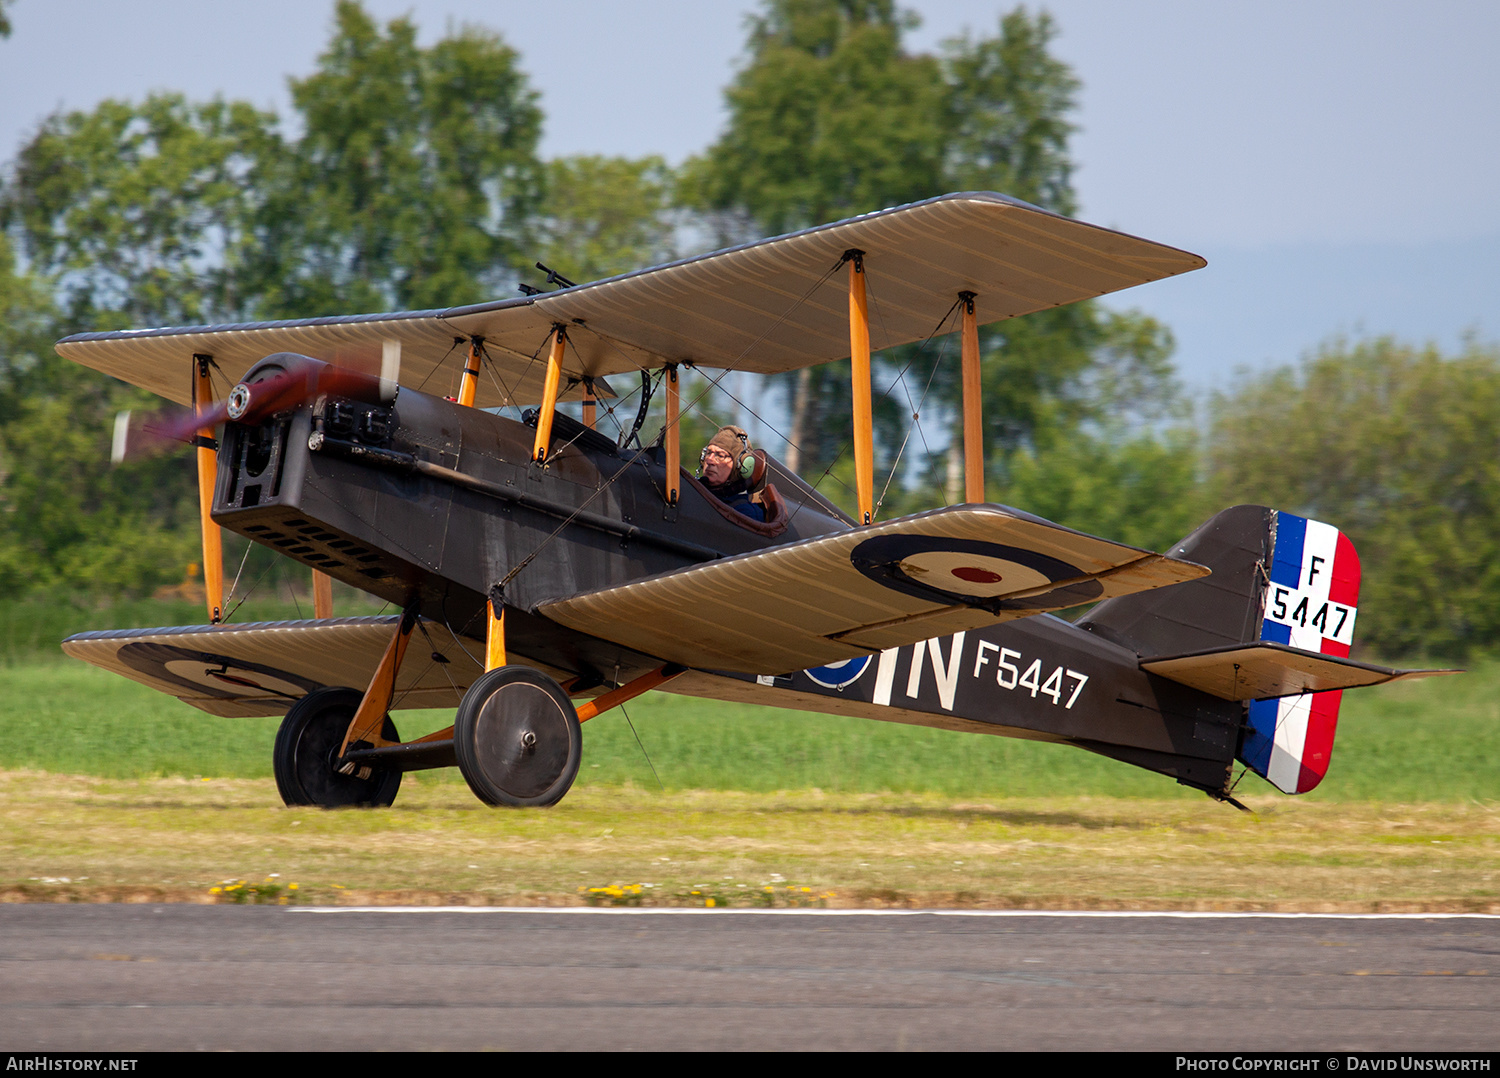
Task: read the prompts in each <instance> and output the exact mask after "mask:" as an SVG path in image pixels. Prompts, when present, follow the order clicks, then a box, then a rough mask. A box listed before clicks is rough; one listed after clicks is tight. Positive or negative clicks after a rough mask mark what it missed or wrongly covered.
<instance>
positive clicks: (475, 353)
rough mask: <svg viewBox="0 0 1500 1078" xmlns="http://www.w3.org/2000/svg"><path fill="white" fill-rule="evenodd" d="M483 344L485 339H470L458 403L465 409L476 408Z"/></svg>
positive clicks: (459, 388)
mask: <svg viewBox="0 0 1500 1078" xmlns="http://www.w3.org/2000/svg"><path fill="white" fill-rule="evenodd" d="M483 344H484V338H483V337H470V338H469V355H468V358H467V359H466V360H465V361H464V375H463V378H462V379H460V380H459V383H458V403H459V404H462V405H463V406H464V407H465V408H472V407H473V406H474V395H475V394H476V393H478V392H479V362H480V351H479V349H480V348H481V346H483Z"/></svg>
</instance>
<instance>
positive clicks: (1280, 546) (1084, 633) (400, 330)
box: [57, 193, 1434, 806]
mask: <svg viewBox="0 0 1500 1078" xmlns="http://www.w3.org/2000/svg"><path fill="white" fill-rule="evenodd" d="M1203 265H1205V262H1204V260H1203V259H1202V258H1199V257H1198V256H1196V255H1193V254H1189V253H1187V252H1184V251H1181V250H1177V249H1174V248H1172V247H1168V246H1165V245H1162V244H1159V243H1154V242H1151V241H1148V240H1144V239H1140V238H1137V237H1134V236H1130V235H1126V234H1123V233H1120V232H1117V231H1113V230H1110V229H1106V228H1100V227H1096V226H1093V225H1090V224H1086V223H1083V222H1080V221H1077V220H1073V219H1070V218H1067V217H1063V216H1060V215H1057V214H1054V213H1051V212H1048V211H1046V210H1043V209H1040V208H1038V207H1036V206H1032V205H1029V204H1027V203H1024V202H1020V201H1017V200H1015V199H1012V198H1008V197H1006V196H1003V195H998V194H993V193H963V194H951V195H944V196H941V197H938V198H933V199H929V200H927V201H924V202H919V203H914V204H911V205H906V206H900V207H897V208H894V209H888V210H883V211H880V212H876V213H870V214H866V215H864V216H861V217H856V218H852V219H850V220H845V221H839V222H837V223H834V224H829V225H824V226H821V227H817V228H810V229H807V230H805V231H800V232H795V233H792V234H790V235H784V236H779V237H776V238H774V239H768V240H763V241H760V242H755V243H749V244H745V245H742V246H738V247H733V248H729V249H726V250H721V251H717V252H714V253H712V254H707V255H703V256H701V257H696V258H689V259H685V260H682V261H678V262H673V263H670V264H667V265H662V266H657V267H654V268H651V269H646V270H641V271H639V272H635V273H629V274H625V275H622V276H618V277H613V278H609V279H606V280H602V281H596V282H593V283H587V284H582V285H573V284H571V282H567V281H566V280H561V279H557V278H556V277H555V275H554V280H555V282H556V283H558V284H559V285H560V287H558V288H556V289H555V290H552V291H539V290H537V289H534V288H525V289H523V292H524V293H525V294H523V295H521V296H518V297H517V298H512V299H503V300H499V301H496V302H490V303H482V304H478V305H473V306H467V307H455V308H452V309H448V310H428V311H403V312H398V313H389V314H369V315H359V316H354V317H332V318H314V319H305V320H298V321H281V322H259V323H247V324H235V325H217V326H192V327H186V328H167V329H142V330H133V331H127V332H113V333H85V334H78V335H75V336H71V337H68V338H66V339H64V340H62V341H61V342H59V343H58V345H57V350H58V352H59V353H60V354H62V355H63V356H65V357H66V358H68V359H71V360H74V361H76V362H78V363H81V364H84V365H85V366H88V367H92V368H94V369H96V370H99V371H102V372H104V373H106V374H109V375H113V376H115V377H117V378H121V379H124V380H125V381H128V382H132V383H134V384H136V385H138V386H143V387H145V388H147V389H150V390H153V391H154V392H156V393H158V394H160V395H161V396H163V397H165V398H168V399H169V400H172V401H175V402H177V403H179V404H184V405H191V406H192V407H193V408H194V409H196V411H195V412H194V413H193V418H192V419H191V421H190V423H189V426H190V428H191V429H192V430H193V431H194V432H195V433H194V434H193V435H192V439H193V441H194V442H195V444H196V447H197V448H196V453H197V463H198V476H199V491H200V503H201V514H202V532H203V551H204V555H203V564H204V566H205V582H206V585H207V600H206V601H207V607H208V610H207V614H208V623H207V624H204V625H198V626H185V627H173V628H154V629H133V630H123V631H109V632H89V633H82V634H79V635H76V636H73V637H70V638H69V639H68V640H66V641H65V642H64V643H63V648H64V650H65V651H66V652H67V653H68V654H69V655H72V656H75V657H77V658H80V659H83V660H86V661H88V662H90V663H94V664H95V665H98V666H101V667H103V668H105V669H108V670H112V671H115V672H118V673H120V674H122V675H124V676H126V677H129V678H132V679H134V680H136V681H139V682H141V683H143V684H146V685H149V686H151V687H153V688H155V689H159V690H160V691H162V692H165V693H168V694H171V695H173V696H176V697H178V698H179V699H181V700H183V701H185V702H187V703H189V704H192V705H193V706H195V707H198V708H200V709H202V710H204V711H206V712H209V713H211V714H214V715H221V716H244V715H272V714H282V715H284V718H283V719H282V723H281V726H280V728H279V731H278V734H277V738H276V743H275V748H274V765H275V775H276V782H277V786H278V789H279V791H280V793H281V796H282V798H283V799H284V800H285V801H286V802H287V803H288V804H291V805H320V806H338V805H351V804H359V805H388V804H390V803H391V802H392V800H393V799H394V798H395V796H396V793H397V789H398V787H399V786H400V783H401V777H402V775H403V774H404V773H405V772H407V771H412V770H418V769H424V768H435V767H447V766H457V767H458V769H459V770H460V772H462V774H463V777H464V779H465V780H466V781H467V782H468V784H469V786H470V788H471V789H472V790H473V792H474V793H475V794H476V795H477V796H478V797H479V798H480V799H482V800H483V801H485V802H488V803H490V804H496V805H550V804H553V803H555V802H556V801H558V800H559V799H560V798H561V797H562V796H563V795H564V794H565V793H566V792H567V790H568V789H569V787H570V785H571V784H572V782H573V780H574V778H575V776H576V774H577V772H578V768H579V762H580V759H581V753H582V748H583V738H582V733H581V726H582V724H583V723H585V722H587V721H588V720H590V719H592V718H594V717H595V716H597V715H599V714H601V713H602V712H605V711H607V710H609V709H610V708H613V707H616V706H618V705H620V704H622V703H625V702H627V701H629V700H630V699H632V698H634V697H635V696H637V695H639V694H640V693H643V692H646V691H648V690H651V689H662V690H665V691H669V692H676V693H684V694H687V695H690V696H697V697H705V698H711V699H716V700H731V701H741V702H746V703H753V704H765V705H770V706H774V707H784V708H795V709H800V710H808V711H820V712H829V713H834V714H840V715H856V716H862V717H865V718H870V719H880V720H886V721H892V722H902V723H912V724H916V725H922V726H934V727H940V728H943V729H948V730H956V731H968V732H972V733H983V734H999V735H1004V736H1009V737H1021V738H1032V739H1039V740H1045V741H1053V742H1063V743H1067V744H1071V745H1074V746H1077V747H1079V748H1082V749H1086V750H1089V751H1092V752H1095V753H1100V754H1103V755H1105V756H1108V757H1111V758H1114V759H1116V760H1121V761H1125V762H1127V763H1130V764H1133V765H1136V766H1138V767H1142V768H1146V769H1148V770H1151V771H1154V772H1158V773H1160V774H1162V775H1164V776H1169V777H1171V778H1173V779H1175V780H1176V781H1177V782H1179V783H1182V784H1185V785H1188V786H1191V787H1195V788H1197V789H1200V790H1202V791H1204V792H1206V793H1207V794H1209V795H1211V796H1213V797H1215V798H1219V799H1222V800H1232V797H1231V790H1232V780H1233V770H1234V765H1235V762H1236V760H1239V761H1241V762H1243V763H1244V764H1245V765H1246V766H1247V767H1248V768H1250V769H1251V770H1254V771H1255V772H1257V773H1259V774H1260V775H1263V776H1265V777H1266V778H1267V779H1269V780H1270V781H1271V782H1272V783H1273V784H1274V785H1275V786H1277V787H1278V788H1280V789H1281V790H1283V791H1286V792H1288V793H1300V792H1303V791H1306V790H1309V789H1311V788H1312V787H1314V786H1315V785H1317V783H1318V782H1319V780H1320V779H1321V778H1322V777H1323V775H1324V774H1325V773H1326V771H1327V768H1328V762H1329V756H1330V753H1331V750H1332V743H1333V735H1334V729H1335V724H1336V720H1337V715H1338V709H1339V700H1340V692H1341V690H1343V689H1346V688H1351V687H1355V686H1362V685H1374V684H1379V683H1382V682H1387V681H1392V680H1395V679H1398V678H1408V677H1418V676H1422V675H1424V674H1427V673H1433V672H1434V671H1400V670H1395V669H1391V668H1387V667H1380V666H1375V665H1371V664H1368V663H1363V662H1357V661H1354V660H1352V659H1351V658H1350V657H1349V655H1350V644H1351V642H1352V639H1353V633H1354V626H1355V620H1356V614H1357V610H1358V592H1359V573H1360V569H1359V559H1358V557H1357V555H1356V554H1355V551H1354V548H1353V546H1352V544H1351V543H1350V542H1349V540H1348V539H1347V538H1346V537H1345V536H1344V535H1342V534H1341V533H1340V532H1339V531H1337V530H1336V529H1335V528H1333V527H1331V526H1329V525H1327V524H1323V523H1320V522H1317V521H1311V520H1306V519H1304V518H1301V517H1297V516H1294V515H1292V514H1290V513H1285V512H1279V511H1277V510H1275V509H1272V508H1267V507H1262V506H1237V507H1234V508H1230V509H1226V510H1225V511H1223V512H1221V513H1219V514H1218V515H1217V516H1215V517H1214V518H1213V519H1212V520H1210V521H1208V522H1207V523H1206V524H1204V525H1203V526H1202V527H1200V528H1199V529H1198V530H1196V531H1194V532H1193V533H1192V534H1191V535H1189V536H1188V537H1186V538H1185V539H1183V540H1182V542H1181V543H1179V544H1177V545H1176V546H1175V547H1173V548H1172V549H1171V550H1170V551H1168V552H1166V553H1157V552H1153V551H1148V550H1141V549H1137V548H1134V547H1131V546H1127V545H1124V544H1121V543H1117V542H1113V541H1110V540H1108V539H1103V538H1099V537H1096V536H1092V535H1087V534H1084V533H1081V532H1078V531H1075V530H1073V529H1071V528H1067V527H1063V526H1061V525H1058V524H1055V523H1053V522H1051V521H1048V520H1044V519H1042V518H1040V517H1037V516H1034V515H1031V514H1029V513H1026V512H1024V511H1021V510H1018V509H1013V508H1008V507H1006V506H1003V505H996V504H988V503H986V502H985V492H984V473H983V459H984V458H983V446H982V437H981V431H982V415H981V412H980V399H979V373H980V366H979V365H980V349H979V343H978V327H979V326H980V325H982V324H988V323H992V322H996V321H999V320H1002V319H1008V318H1015V317H1020V316H1024V315H1026V314H1028V313H1031V312H1035V311H1039V310H1043V309H1045V308H1049V307H1055V306H1059V305H1062V304H1067V303H1073V302H1077V301H1079V300H1083V299H1087V298H1091V297H1095V296H1100V295H1104V294H1106V293H1110V292H1114V291H1117V290H1119V289H1123V288H1127V287H1131V286H1134V285H1138V284H1144V283H1147V282H1151V281H1156V280H1160V279H1162V278H1166V277H1171V276H1174V275H1176V274H1180V273H1184V272H1187V271H1190V270H1195V269H1198V268H1200V267H1202V266H1203ZM872 297H875V298H876V299H878V303H875V304H873V306H875V308H876V309H875V315H876V317H874V318H872V317H871V309H872ZM945 312H946V314H945ZM955 314H956V321H957V322H959V323H961V325H960V327H959V336H960V341H961V348H960V352H961V362H962V376H963V387H964V398H963V452H964V461H965V471H964V481H965V486H964V489H965V502H964V503H963V504H958V505H950V506H948V507H946V508H943V509H938V510H934V511H931V512H924V513H919V514H916V515H912V516H905V517H901V518H899V519H893V520H877V519H876V514H875V507H874V478H873V468H874V466H873V460H874V450H873V433H872V423H871V408H872V405H871V395H872V391H871V370H870V356H871V350H872V347H874V348H887V347H891V346H895V345H901V344H906V343H909V342H913V341H919V340H922V339H924V338H925V337H927V336H928V335H929V334H930V333H931V332H932V331H933V328H934V326H937V325H940V324H943V322H944V319H945V318H947V317H948V316H949V315H955ZM872 337H873V339H872ZM845 358H848V359H850V360H851V363H850V369H851V378H852V399H853V416H852V427H853V459H854V473H855V486H856V496H857V501H858V510H857V513H856V514H855V515H854V516H850V515H849V514H847V513H845V512H844V511H843V510H841V509H840V508H839V507H838V506H836V505H835V504H834V503H833V502H831V501H830V500H829V499H827V498H826V497H824V496H823V495H822V494H820V493H819V492H818V491H817V490H816V489H814V487H813V486H810V485H809V484H807V483H806V482H804V481H803V480H802V479H801V478H800V477H798V476H797V475H795V474H793V473H792V471H790V470H789V469H787V468H786V467H785V466H784V465H782V464H781V463H780V462H779V461H777V460H776V459H775V458H773V457H770V456H768V455H766V454H764V453H763V452H762V451H756V455H755V457H754V460H753V461H751V460H746V461H741V462H740V463H742V464H743V465H744V466H746V467H754V468H760V469H764V470H765V471H766V472H767V473H768V480H769V481H768V482H767V483H766V485H765V493H764V506H765V509H766V513H765V515H766V519H765V520H764V521H758V520H753V519H751V518H749V517H747V516H745V515H743V514H741V513H738V512H736V511H734V510H733V509H731V508H729V507H728V506H726V505H725V504H724V503H722V502H721V501H720V500H719V499H718V498H717V497H715V495H714V494H713V493H712V492H711V491H710V490H709V489H708V488H707V487H706V486H705V485H704V484H703V483H702V482H701V481H700V480H699V479H698V478H697V477H695V476H694V475H693V474H692V473H691V472H690V471H689V470H688V469H686V468H684V467H683V465H682V449H681V445H680V441H681V439H680V428H681V422H680V420H681V414H682V399H681V391H680V388H679V375H680V373H681V372H682V371H684V370H685V369H687V368H690V367H691V368H695V369H699V370H702V371H705V372H710V371H714V370H719V371H727V370H748V371H754V372H760V373H775V372H787V371H795V370H798V369H801V368H804V367H808V366H811V365H814V364H821V363H826V362H830V361H835V360H843V359H845ZM376 371H379V375H378V376H377V375H376V373H375V372H376ZM637 377H638V378H639V379H640V380H641V389H640V392H641V397H642V399H641V402H640V406H639V410H638V412H637V417H636V420H635V423H634V427H633V429H632V430H631V431H629V432H627V437H624V438H617V437H609V436H606V435H605V434H604V433H603V432H602V431H601V430H600V429H597V427H596V425H595V409H596V407H597V406H598V403H599V402H601V401H610V400H618V399H620V394H619V392H618V391H617V390H616V388H615V387H614V386H613V385H612V384H611V380H614V381H616V382H618V381H620V380H622V379H634V378H637ZM455 379H456V385H457V392H456V394H455V396H454V397H451V398H450V397H445V396H443V395H440V393H439V392H437V391H435V390H437V389H440V388H441V387H443V386H452V385H453V384H454V380H455ZM429 386H433V387H434V389H432V390H429V389H428V388H427V387H429ZM653 392H661V393H662V394H664V401H663V404H664V413H665V420H664V422H663V424H662V427H661V430H660V432H659V433H657V434H656V436H655V438H654V439H650V438H648V439H646V440H645V441H644V443H643V440H642V439H641V437H640V428H641V424H642V422H643V421H644V418H645V417H646V415H647V401H648V400H649V398H650V397H651V395H652V393H653ZM565 401H567V402H579V401H581V402H582V407H581V408H580V409H577V410H576V411H577V413H578V415H580V416H581V418H575V417H574V415H572V414H570V412H571V411H574V409H571V408H570V409H567V410H559V403H560V402H565ZM521 408H525V409H527V410H526V411H524V412H523V413H521V418H520V419H517V418H513V415H514V413H515V412H516V410H517V409H521ZM502 410H509V411H510V413H511V414H510V415H507V414H502ZM649 433H650V432H648V435H649ZM221 528H228V529H230V530H232V531H234V532H237V533H239V534H240V535H242V536H245V537H247V538H249V539H251V540H253V541H255V542H256V543H261V544H265V545H266V546H269V547H271V548H272V549H273V550H275V551H277V552H279V553H281V554H283V555H285V556H286V557H288V558H292V559H295V560H297V561H300V562H302V563H303V564H304V565H306V566H307V567H308V568H310V569H311V570H313V571H314V580H315V599H316V602H315V606H316V614H317V617H316V618H314V619H311V620H304V621H286V622H275V623H252V624H234V623H230V622H226V621H225V620H224V615H223V610H224V607H223V604H224V599H223V570H222V555H221V553H220V531H219V529H221ZM334 579H336V580H341V581H343V582H344V583H346V584H350V585H353V586H354V587H356V588H360V589H363V590H364V591H366V592H369V593H372V594H373V595H375V596H377V597H379V598H381V599H383V600H386V601H388V602H389V603H391V604H393V606H394V608H395V609H396V610H399V611H400V613H396V614H391V615H389V616H378V617H342V618H341V617H335V616H333V612H332V609H331V599H330V592H329V587H330V585H329V581H330V580H334ZM1090 603H1092V604H1095V605H1093V606H1092V608H1091V609H1090V610H1089V612H1088V613H1087V614H1086V615H1085V616H1083V617H1081V618H1079V619H1078V620H1076V621H1067V620H1063V619H1062V618H1060V617H1057V616H1055V615H1054V614H1053V613H1051V612H1053V611H1059V610H1065V609H1067V608H1073V607H1078V606H1080V605H1083V604H1090ZM414 639H416V640H418V641H419V643H418V646H416V647H415V648H413V647H411V644H412V642H413V640H414ZM400 707H423V708H431V707H454V708H456V714H455V718H454V721H453V725H452V726H451V727H450V728H449V729H446V730H442V731H439V732H437V733H433V734H431V735H428V736H426V737H421V738H417V739H415V740H410V741H403V740H402V739H401V738H400V736H399V735H398V733H397V731H396V727H395V724H394V721H393V720H392V718H391V714H390V713H391V711H392V710H396V709H399V708H400ZM231 736H232V735H231ZM955 748H956V749H958V746H957V745H955ZM960 751H961V750H960Z"/></svg>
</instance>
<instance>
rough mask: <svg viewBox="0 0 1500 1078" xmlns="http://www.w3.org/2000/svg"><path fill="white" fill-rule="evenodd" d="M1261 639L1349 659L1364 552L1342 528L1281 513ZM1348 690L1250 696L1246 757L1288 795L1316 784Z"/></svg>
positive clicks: (1244, 746)
mask: <svg viewBox="0 0 1500 1078" xmlns="http://www.w3.org/2000/svg"><path fill="white" fill-rule="evenodd" d="M1274 529H1275V531H1274V534H1275V536H1276V541H1275V547H1274V549H1273V553H1272V556H1271V564H1270V566H1269V574H1268V575H1269V580H1268V581H1267V586H1266V605H1265V611H1264V616H1263V620H1262V621H1261V632H1260V638H1261V639H1262V640H1270V641H1274V642H1275V643H1278V644H1287V645H1289V646H1291V647H1294V648H1302V649H1304V650H1306V651H1316V652H1321V653H1322V654H1324V655H1337V656H1339V657H1341V658H1348V656H1349V646H1350V645H1351V644H1352V643H1353V642H1354V620H1355V616H1356V614H1357V613H1358V608H1359V555H1358V554H1356V553H1355V552H1354V544H1353V543H1351V542H1350V541H1349V539H1348V537H1347V536H1346V535H1344V533H1343V532H1341V531H1339V530H1338V529H1337V528H1335V527H1333V526H1332V525H1329V524H1321V523H1319V522H1318V521H1316V520H1306V519H1304V518H1302V517H1298V516H1293V515H1292V514H1290V513H1281V512H1278V513H1277V514H1276V520H1275V525H1274ZM1342 698H1343V693H1342V692H1339V691H1337V690H1334V691H1332V692H1320V693H1307V694H1306V695H1303V696H1286V697H1282V698H1281V699H1279V700H1252V701H1251V702H1250V713H1249V724H1248V725H1249V728H1248V729H1247V730H1246V732H1245V738H1244V741H1243V742H1242V744H1241V745H1240V759H1241V760H1243V761H1244V762H1245V763H1246V764H1247V765H1249V767H1250V769H1251V770H1253V771H1254V772H1255V773H1256V774H1258V775H1262V776H1264V777H1265V778H1266V779H1268V780H1269V781H1270V782H1271V784H1272V785H1273V786H1275V787H1276V788H1277V789H1278V790H1281V791H1282V792H1284V793H1289V794H1302V793H1306V792H1307V791H1308V790H1311V789H1312V788H1313V787H1314V786H1316V785H1317V784H1318V783H1319V782H1321V781H1322V780H1323V776H1324V775H1326V774H1327V773H1328V760H1329V757H1330V756H1332V754H1333V735H1334V731H1335V730H1336V729H1337V727H1338V719H1339V703H1340V701H1341V700H1342Z"/></svg>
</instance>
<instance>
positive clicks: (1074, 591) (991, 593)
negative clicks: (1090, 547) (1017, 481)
mask: <svg viewBox="0 0 1500 1078" xmlns="http://www.w3.org/2000/svg"><path fill="white" fill-rule="evenodd" d="M849 560H850V561H851V562H852V563H853V565H854V567H855V568H856V569H858V570H859V571H860V572H861V573H863V574H864V575H865V576H867V577H869V578H870V579H871V580H874V581H876V582H878V583H880V584H883V585H885V586H886V587H888V588H892V589H894V590H896V591H900V592H905V593H906V594H908V595H914V596H917V597H919V598H923V599H927V600H929V601H933V602H941V603H948V604H959V603H968V604H971V605H983V606H986V607H988V606H991V605H993V606H995V607H997V608H1000V609H1016V610H1048V609H1056V608H1058V607H1060V606H1072V605H1074V604H1075V603H1086V602H1089V601H1091V600H1093V599H1097V598H1098V597H1099V595H1100V594H1101V593H1102V592H1103V590H1104V589H1103V587H1102V586H1101V585H1100V584H1099V582H1098V581H1096V580H1083V581H1078V582H1077V583H1074V584H1067V585H1065V586H1063V587H1061V588H1055V589H1052V590H1050V591H1041V592H1037V591H1036V589H1038V588H1046V587H1047V585H1049V584H1057V583H1061V582H1063V581H1067V580H1073V581H1077V580H1078V578H1079V577H1082V576H1086V575H1087V573H1086V571H1085V570H1083V569H1080V568H1078V567H1077V566H1076V565H1070V564H1068V563H1067V562H1065V561H1062V560H1061V559H1059V558H1054V557H1051V556H1049V555H1046V554H1040V553H1038V552H1036V551H1034V550H1025V549H1023V548H1021V547H1014V546H1006V545H1004V544H1001V543H987V542H984V541H982V540H978V539H949V538H945V537H942V536H933V535H882V536H877V537H876V538H874V539H867V540H866V541H865V542H863V543H861V544H859V546H857V547H855V548H854V550H853V551H851V552H850V555H849ZM1017 592H1034V593H1035V594H1032V595H1029V596H1026V597H1024V598H1016V599H1007V598H1006V596H1008V595H1015V594H1016V593H1017Z"/></svg>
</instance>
